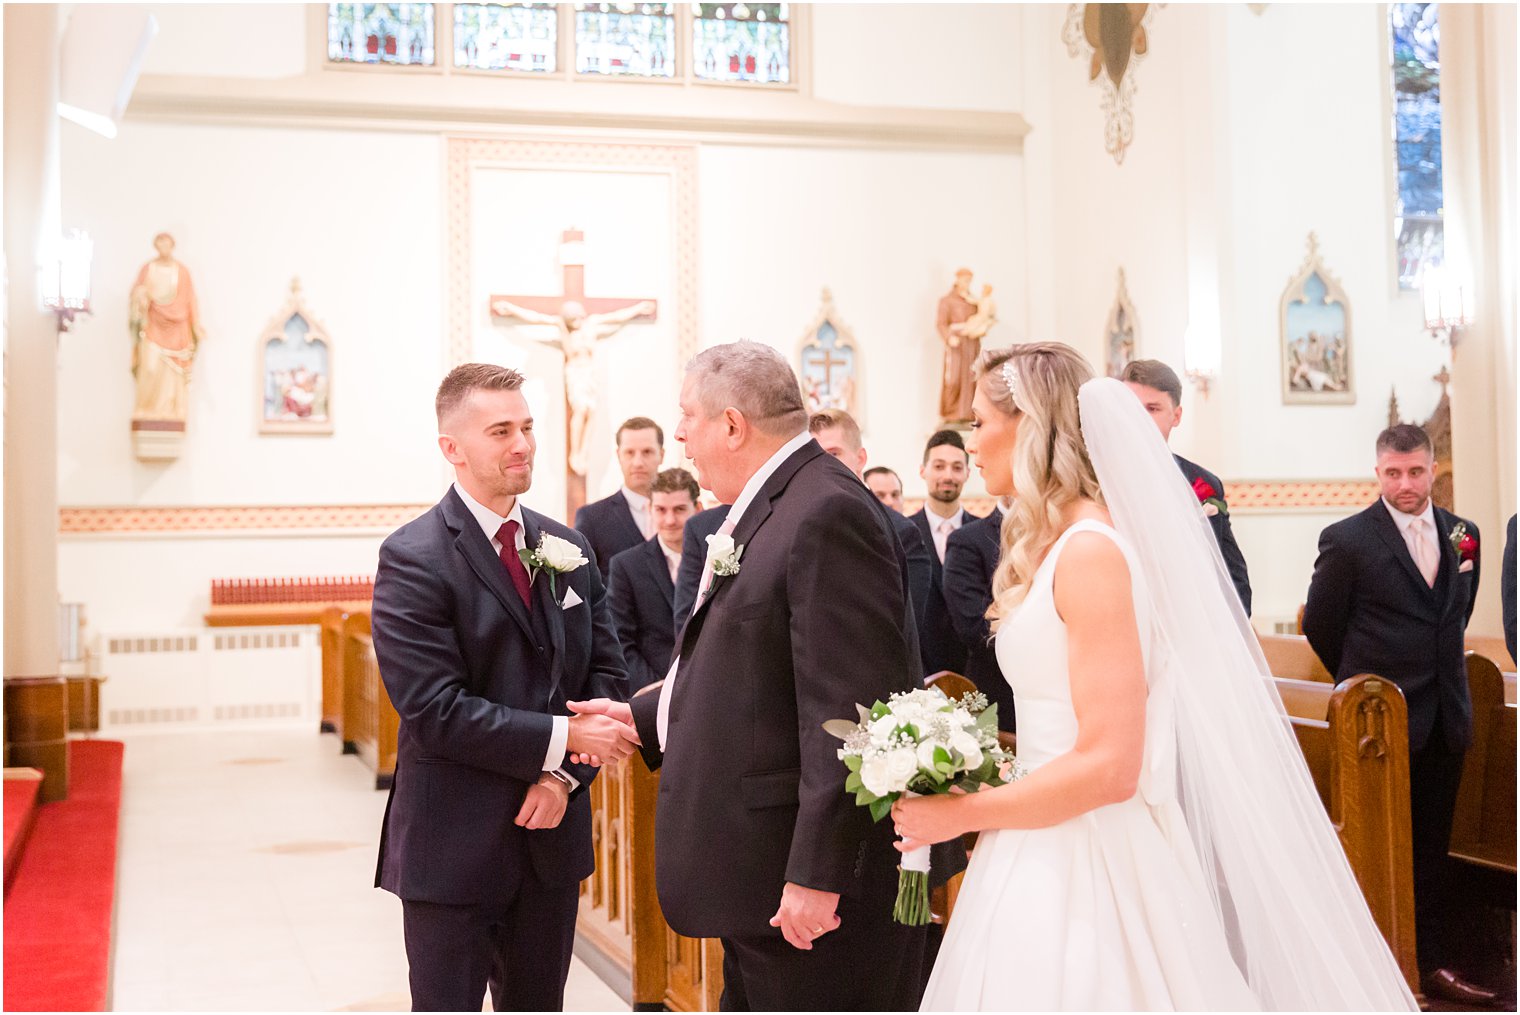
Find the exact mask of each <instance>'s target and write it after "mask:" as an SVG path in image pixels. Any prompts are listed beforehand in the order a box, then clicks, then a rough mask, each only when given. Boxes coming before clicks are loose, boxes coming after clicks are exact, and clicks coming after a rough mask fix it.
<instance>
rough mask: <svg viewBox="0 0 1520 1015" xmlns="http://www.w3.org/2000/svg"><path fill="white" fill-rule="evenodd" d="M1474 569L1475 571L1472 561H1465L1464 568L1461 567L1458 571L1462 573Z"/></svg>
mask: <svg viewBox="0 0 1520 1015" xmlns="http://www.w3.org/2000/svg"><path fill="white" fill-rule="evenodd" d="M1472 569H1473V562H1472V561H1470V560H1464V561H1463V562H1462V566H1461V567H1459V568H1457V571H1458V572H1459V573H1460V572H1466V571H1471V570H1472Z"/></svg>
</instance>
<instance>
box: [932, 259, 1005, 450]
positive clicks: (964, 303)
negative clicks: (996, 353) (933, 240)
mask: <svg viewBox="0 0 1520 1015" xmlns="http://www.w3.org/2000/svg"><path fill="white" fill-rule="evenodd" d="M996 321H997V304H996V303H995V302H993V299H992V286H990V285H984V286H982V295H981V296H980V297H977V296H972V295H971V269H970V268H961V269H960V270H958V271H957V272H956V273H955V284H954V285H952V286H951V287H950V291H949V292H948V293H946V294H945V295H944V296H942V297H940V301H939V309H938V313H937V314H936V320H935V326H936V327H937V328H938V330H939V338H940V341H941V342H943V343H944V346H945V373H944V377H943V378H942V379H941V383H940V394H939V414H940V418H941V419H943V421H944V423H945V425H946V426H954V425H956V424H965V423H969V422H971V396H972V395H973V394H975V392H976V385H975V383H974V382H973V381H972V379H971V367H972V365H973V364H975V363H976V358H977V356H979V355H980V354H981V351H982V338H983V337H984V336H985V335H986V334H987V332H988V330H990V329H991V327H992V325H993V324H994V323H996Z"/></svg>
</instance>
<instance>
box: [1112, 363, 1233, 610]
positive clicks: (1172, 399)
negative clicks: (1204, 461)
mask: <svg viewBox="0 0 1520 1015" xmlns="http://www.w3.org/2000/svg"><path fill="white" fill-rule="evenodd" d="M1123 380H1124V383H1125V384H1126V385H1128V386H1129V389H1130V390H1131V391H1133V392H1134V393H1135V396H1136V397H1137V398H1139V399H1140V404H1141V405H1143V406H1145V411H1146V412H1147V413H1149V414H1150V417H1151V419H1152V420H1154V421H1155V423H1156V429H1158V430H1160V431H1161V436H1162V437H1163V438H1165V439H1166V440H1167V441H1170V440H1171V439H1172V430H1173V429H1174V428H1175V427H1176V426H1177V424H1178V423H1181V422H1182V381H1181V380H1179V379H1178V377H1177V372H1176V371H1175V370H1173V369H1172V368H1171V367H1169V366H1167V365H1166V364H1165V363H1163V362H1161V361H1160V360H1155V359H1137V360H1135V361H1134V362H1132V363H1130V364H1129V365H1127V366H1126V367H1125V368H1124V377H1123ZM1172 458H1174V459H1176V461H1177V468H1179V469H1181V470H1182V474H1183V476H1185V477H1187V481H1188V483H1189V484H1190V485H1191V486H1192V487H1193V493H1194V494H1196V495H1197V497H1198V500H1199V502H1200V503H1202V504H1203V511H1204V514H1206V515H1208V518H1209V527H1210V528H1212V529H1213V530H1214V542H1216V543H1218V544H1219V554H1220V556H1222V557H1223V558H1224V566H1225V569H1226V570H1227V571H1229V572H1230V581H1231V582H1232V583H1233V584H1234V586H1235V593H1236V595H1238V596H1239V597H1240V605H1241V606H1243V607H1245V611H1246V616H1248V617H1249V616H1250V615H1251V576H1250V574H1249V573H1248V572H1247V571H1246V558H1245V555H1244V554H1242V553H1241V552H1240V544H1239V543H1237V542H1235V531H1234V530H1233V529H1232V528H1231V527H1230V508H1229V505H1228V504H1226V503H1225V497H1224V483H1222V482H1221V481H1220V479H1219V477H1218V476H1216V475H1214V474H1213V473H1212V472H1210V471H1209V470H1208V469H1205V468H1204V467H1203V466H1201V465H1195V464H1194V463H1192V462H1190V461H1188V460H1187V459H1186V458H1183V457H1182V456H1181V455H1173V456H1172Z"/></svg>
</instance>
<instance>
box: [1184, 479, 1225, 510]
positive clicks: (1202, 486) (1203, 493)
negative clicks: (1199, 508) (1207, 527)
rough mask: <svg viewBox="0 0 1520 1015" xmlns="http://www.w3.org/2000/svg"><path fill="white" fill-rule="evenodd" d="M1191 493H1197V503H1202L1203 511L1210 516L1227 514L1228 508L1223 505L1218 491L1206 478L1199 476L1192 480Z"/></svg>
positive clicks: (1222, 499)
mask: <svg viewBox="0 0 1520 1015" xmlns="http://www.w3.org/2000/svg"><path fill="white" fill-rule="evenodd" d="M1193 493H1195V494H1197V495H1198V503H1200V504H1202V505H1203V513H1204V514H1205V515H1207V516H1208V517H1210V518H1213V517H1214V516H1215V515H1227V514H1229V513H1230V509H1229V507H1228V506H1226V505H1225V502H1224V498H1223V497H1221V496H1219V491H1218V490H1216V489H1214V487H1213V485H1212V484H1210V483H1209V481H1208V480H1206V479H1204V478H1203V477H1202V476H1199V477H1198V478H1197V479H1195V480H1193Z"/></svg>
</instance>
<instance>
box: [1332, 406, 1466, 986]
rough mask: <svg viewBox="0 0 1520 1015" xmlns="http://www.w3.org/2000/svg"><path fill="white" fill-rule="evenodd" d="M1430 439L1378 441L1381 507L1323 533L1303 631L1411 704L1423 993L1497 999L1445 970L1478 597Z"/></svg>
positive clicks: (1338, 671) (1389, 433)
mask: <svg viewBox="0 0 1520 1015" xmlns="http://www.w3.org/2000/svg"><path fill="white" fill-rule="evenodd" d="M1435 477H1436V463H1435V456H1434V454H1433V453H1432V450H1431V444H1430V438H1429V437H1427V436H1426V434H1425V431H1423V430H1421V429H1420V428H1419V427H1417V426H1410V425H1408V424H1400V425H1399V426H1394V427H1390V428H1388V429H1387V430H1384V431H1383V432H1382V434H1380V435H1379V436H1378V439H1377V478H1378V484H1379V485H1380V486H1381V488H1382V494H1383V495H1382V497H1381V499H1379V500H1378V502H1377V503H1375V504H1373V505H1372V506H1371V507H1369V508H1367V509H1366V510H1365V511H1362V512H1360V513H1359V514H1355V515H1352V516H1351V517H1350V518H1347V519H1345V520H1344V521H1340V522H1336V523H1335V524H1334V525H1331V526H1330V527H1329V528H1327V529H1325V531H1324V532H1322V533H1321V534H1320V538H1319V559H1318V560H1317V561H1316V562H1315V564H1314V577H1313V579H1312V580H1311V581H1310V583H1309V595H1308V599H1307V601H1306V603H1305V606H1304V621H1303V623H1304V634H1306V635H1308V637H1309V644H1310V645H1312V646H1313V647H1314V651H1315V652H1316V653H1317V654H1318V655H1319V657H1320V660H1321V661H1322V662H1323V663H1324V664H1325V667H1326V668H1327V669H1328V670H1329V671H1330V672H1331V673H1333V674H1334V675H1335V679H1336V680H1337V681H1341V680H1346V679H1348V678H1350V677H1353V676H1355V675H1357V674H1359V673H1375V674H1377V675H1378V676H1381V677H1386V678H1387V679H1389V680H1391V681H1393V682H1394V683H1395V684H1398V685H1399V688H1400V689H1401V690H1402V691H1403V692H1404V699H1405V701H1406V702H1407V703H1408V707H1409V790H1410V818H1411V824H1412V832H1413V840H1414V902H1415V941H1416V945H1417V947H1418V950H1419V964H1420V971H1421V973H1422V974H1423V977H1424V985H1425V990H1426V992H1427V993H1429V994H1432V995H1435V996H1438V997H1441V998H1444V999H1447V1000H1451V1001H1457V1002H1460V1003H1464V1004H1481V1003H1486V1002H1488V1001H1492V1000H1493V999H1494V995H1493V993H1492V992H1490V991H1487V990H1484V989H1482V988H1480V987H1478V986H1475V985H1474V984H1471V983H1469V982H1467V981H1466V980H1465V979H1463V978H1462V976H1461V975H1460V974H1459V973H1458V972H1457V971H1456V970H1455V969H1453V968H1452V961H1453V959H1454V957H1455V956H1454V955H1453V945H1454V944H1455V941H1456V937H1457V935H1458V933H1459V930H1460V929H1459V928H1458V927H1457V926H1455V920H1456V918H1457V914H1456V912H1455V910H1454V906H1453V903H1454V900H1453V898H1452V874H1453V871H1452V864H1451V860H1450V859H1449V857H1448V856H1447V850H1448V848H1449V846H1450V840H1451V820H1452V808H1453V807H1454V805H1455V803H1456V798H1457V786H1458V784H1459V783H1460V782H1461V779H1462V760H1463V757H1464V755H1465V754H1466V752H1467V748H1468V745H1469V744H1471V742H1472V701H1471V700H1470V698H1469V697H1468V692H1467V666H1466V662H1465V659H1464V651H1463V638H1464V635H1465V632H1466V629H1467V621H1468V618H1469V617H1471V616H1472V609H1473V603H1474V602H1475V601H1476V599H1477V592H1478V576H1479V536H1478V529H1477V526H1475V525H1473V524H1472V522H1469V521H1467V520H1465V519H1463V518H1459V517H1457V516H1456V515H1454V514H1452V513H1450V512H1449V511H1445V510H1443V509H1441V508H1439V507H1436V506H1435V505H1434V504H1433V503H1432V502H1431V499H1430V491H1431V488H1432V486H1433V485H1434V482H1435Z"/></svg>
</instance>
